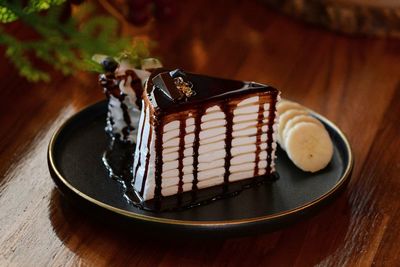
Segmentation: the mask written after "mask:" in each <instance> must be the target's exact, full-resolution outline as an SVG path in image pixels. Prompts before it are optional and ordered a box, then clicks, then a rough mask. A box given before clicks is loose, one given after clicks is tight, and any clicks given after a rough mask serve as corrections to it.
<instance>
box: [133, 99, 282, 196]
mask: <svg viewBox="0 0 400 267" xmlns="http://www.w3.org/2000/svg"><path fill="white" fill-rule="evenodd" d="M265 99H266V97H265V95H263V94H260V93H255V94H253V95H250V96H249V97H248V98H244V99H242V100H241V101H232V103H230V104H231V105H232V112H231V113H232V118H231V125H230V126H229V125H228V121H229V118H227V115H226V114H227V113H226V112H225V111H223V110H222V108H221V106H220V105H219V104H215V105H212V106H210V107H209V108H207V109H206V110H205V111H204V113H203V114H202V115H201V117H200V120H199V119H198V118H197V116H198V114H196V111H193V112H190V111H184V112H183V111H182V112H180V113H178V114H174V117H175V118H176V119H175V120H169V121H168V122H167V123H165V125H164V127H163V131H162V134H161V135H160V136H161V138H160V139H161V140H159V142H161V143H162V150H161V151H160V152H159V153H161V157H160V158H162V165H161V170H160V171H161V173H160V177H161V187H162V188H161V195H162V196H169V195H174V194H177V193H179V192H185V191H189V190H192V189H194V188H196V189H201V188H206V187H210V186H214V185H219V184H223V183H224V182H226V179H227V178H228V179H229V181H230V182H231V181H237V180H241V179H246V178H251V177H254V176H260V175H266V174H269V173H270V172H272V171H274V160H273V159H274V157H275V150H276V144H275V142H274V140H275V133H274V132H275V131H276V127H271V128H269V127H268V125H272V124H275V122H276V118H275V109H273V110H271V111H270V104H269V103H266V102H265ZM144 106H146V108H145V110H144V112H142V114H141V122H140V125H141V128H140V129H139V136H138V145H137V152H136V153H137V154H136V156H137V155H140V156H139V157H138V158H137V159H135V163H134V166H135V168H134V173H135V181H134V187H135V189H136V190H137V191H138V192H139V193H140V194H141V196H142V198H143V199H144V200H148V199H151V198H153V197H154V196H155V191H156V190H155V189H156V188H155V185H156V177H155V175H156V173H155V165H156V164H155V162H154V160H155V157H154V155H155V154H156V153H157V152H156V149H155V133H154V129H153V124H152V121H151V120H152V118H151V115H150V113H151V104H150V102H149V103H145V102H144ZM270 113H272V115H273V116H270V115H271V114H270ZM196 118H197V120H199V123H198V127H196ZM271 118H272V119H273V121H269V120H270V119H271ZM167 119H168V118H167ZM227 126H229V127H227ZM228 128H229V129H228ZM228 130H229V131H228ZM268 136H270V138H269V137H268ZM196 137H197V138H196ZM227 139H229V150H228V149H227V147H226V146H227ZM269 139H271V140H270V142H267V141H268V140H269ZM196 141H197V142H196ZM195 150H196V152H195ZM268 150H269V151H268ZM268 155H270V156H268ZM227 158H229V166H228V168H227ZM268 162H269V164H268ZM146 166H147V167H146ZM144 176H145V177H146V178H145V179H143V178H144Z"/></svg>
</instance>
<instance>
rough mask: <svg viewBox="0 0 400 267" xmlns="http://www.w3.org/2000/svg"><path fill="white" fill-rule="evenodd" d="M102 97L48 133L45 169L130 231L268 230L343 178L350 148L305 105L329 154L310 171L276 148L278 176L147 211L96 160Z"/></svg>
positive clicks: (323, 200)
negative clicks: (187, 205) (206, 199)
mask: <svg viewBox="0 0 400 267" xmlns="http://www.w3.org/2000/svg"><path fill="white" fill-rule="evenodd" d="M106 112H107V104H106V101H101V102H99V103H97V104H94V105H92V106H90V107H88V108H86V109H84V110H82V111H81V112H79V113H77V114H76V115H74V116H73V117H71V118H70V119H69V120H67V121H66V122H65V123H64V124H63V125H62V126H61V127H60V128H59V129H58V131H57V132H56V133H55V134H54V135H53V137H52V139H51V141H50V144H49V149H48V165H49V170H50V173H51V176H52V178H53V180H54V182H55V183H56V185H57V187H58V189H59V190H60V192H61V193H62V194H63V195H64V196H65V197H66V198H67V199H68V200H71V201H72V202H73V203H75V204H77V205H78V207H81V208H84V209H85V210H88V211H90V212H91V213H92V214H93V215H95V216H99V217H97V218H101V220H102V221H110V222H113V223H114V222H115V223H117V224H118V225H124V226H128V229H131V230H132V231H135V230H138V231H145V230H144V229H148V230H149V231H151V232H160V231H159V230H161V233H163V234H166V233H177V232H178V233H181V234H185V233H186V234H187V233H190V234H193V233H214V234H222V235H232V234H233V235H242V234H249V233H256V232H260V231H271V230H274V229H277V228H280V227H283V226H285V225H287V224H289V223H293V222H296V221H297V220H299V219H301V218H304V217H306V216H308V215H311V214H313V213H315V212H316V211H317V210H318V209H320V208H322V207H323V206H324V205H325V204H327V203H329V202H330V201H331V200H333V199H334V198H335V197H336V196H337V195H338V193H339V192H340V191H341V190H342V189H343V188H344V187H345V185H346V184H347V182H348V181H349V178H350V175H351V171H352V167H353V156H352V152H351V148H350V145H349V142H348V141H347V139H346V137H345V136H344V134H343V133H342V132H341V131H340V129H339V128H338V127H337V126H335V125H334V124H333V123H332V122H330V121H329V120H327V119H326V118H324V117H322V116H320V115H318V114H316V113H314V112H312V114H313V115H314V116H315V117H316V118H318V119H319V120H320V121H321V122H322V123H323V124H324V125H325V127H326V128H327V130H328V132H329V134H330V136H331V138H332V141H333V144H334V155H333V159H332V161H331V162H330V163H329V165H328V166H327V167H326V168H325V169H323V170H322V171H319V172H317V173H307V172H303V171H301V170H300V169H298V168H297V167H296V166H295V165H294V164H293V163H292V162H291V161H290V159H289V158H288V157H287V155H286V153H285V152H284V151H283V150H281V149H278V151H277V157H278V158H277V160H276V164H277V171H278V173H279V175H280V179H279V180H277V181H276V182H274V183H265V184H262V185H260V186H256V187H252V188H250V189H247V190H244V191H242V192H241V193H240V194H239V195H237V196H235V197H232V198H227V199H222V200H218V201H215V202H212V203H211V204H208V205H204V206H199V207H195V208H191V209H187V210H183V211H175V212H150V211H144V210H141V209H139V208H137V207H136V206H134V205H132V204H131V203H130V202H129V201H128V199H127V198H126V197H125V196H124V190H125V188H124V186H123V184H121V183H119V182H118V181H116V180H114V179H112V178H110V177H109V175H108V172H107V170H106V168H105V167H104V165H103V162H102V154H103V152H104V151H105V150H106V148H107V144H108V137H107V135H106V133H105V132H104V126H105V117H106Z"/></svg>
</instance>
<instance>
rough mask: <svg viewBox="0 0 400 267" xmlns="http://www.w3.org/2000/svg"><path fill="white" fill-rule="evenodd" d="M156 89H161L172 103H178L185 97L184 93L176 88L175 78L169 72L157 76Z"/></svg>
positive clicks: (155, 80)
mask: <svg viewBox="0 0 400 267" xmlns="http://www.w3.org/2000/svg"><path fill="white" fill-rule="evenodd" d="M152 81H153V84H154V86H155V87H157V88H158V89H160V90H161V91H162V92H163V93H164V94H165V95H166V96H168V97H169V98H170V99H171V100H172V101H178V100H180V99H182V97H183V96H184V95H183V93H182V92H181V91H180V90H179V89H178V88H177V87H176V85H175V82H174V78H172V77H171V75H170V73H169V72H163V73H160V74H158V75H157V76H155V77H154V78H153V79H152Z"/></svg>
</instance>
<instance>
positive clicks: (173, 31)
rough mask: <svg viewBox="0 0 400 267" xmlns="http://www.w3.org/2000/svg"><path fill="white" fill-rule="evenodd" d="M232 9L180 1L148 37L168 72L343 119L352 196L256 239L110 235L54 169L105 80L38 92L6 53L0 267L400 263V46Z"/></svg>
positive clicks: (249, 6) (89, 77)
mask: <svg viewBox="0 0 400 267" xmlns="http://www.w3.org/2000/svg"><path fill="white" fill-rule="evenodd" d="M222 2H223V1H212V2H211V1H210V2H207V1H200V0H198V1H187V3H183V2H182V3H181V5H180V8H181V9H180V11H181V12H180V15H179V16H178V17H177V18H176V19H173V20H171V21H169V22H154V23H152V24H151V25H149V26H147V27H145V28H142V29H138V30H137V32H140V34H142V35H145V36H148V37H150V38H151V39H153V40H156V41H157V42H158V44H159V46H158V48H156V49H155V51H154V53H155V54H156V55H159V56H160V57H161V58H162V60H163V62H165V64H166V65H167V66H168V67H180V68H183V69H185V70H189V71H194V72H200V73H206V74H211V75H217V76H223V77H232V78H238V79H243V80H255V81H259V82H262V83H268V84H271V85H274V86H276V87H277V88H280V89H281V90H282V95H283V96H284V97H285V98H288V99H292V100H295V101H298V102H300V103H302V104H304V105H306V106H308V107H310V108H312V109H314V110H316V111H317V112H319V113H321V114H323V115H325V116H326V117H328V118H329V119H331V120H332V121H333V122H335V123H336V124H337V125H338V126H339V127H340V128H341V129H342V130H343V131H344V132H345V133H346V134H347V136H348V138H349V140H350V143H351V145H352V147H353V151H354V155H355V162H356V163H355V168H354V171H353V176H352V179H351V181H350V184H349V186H348V188H347V190H346V191H345V192H344V193H343V194H341V195H340V197H339V198H338V199H337V200H336V201H335V202H334V203H332V204H331V205H329V206H327V207H326V208H325V209H324V210H322V211H321V212H320V213H318V214H317V215H315V216H313V217H311V218H309V219H306V220H303V221H300V222H298V223H296V224H294V225H292V226H290V227H287V228H285V229H282V230H279V231H276V232H273V233H266V234H260V235H257V236H249V237H242V238H232V239H225V240H197V239H195V238H193V240H191V241H190V242H188V241H182V240H152V239H147V240H146V239H143V238H140V239H138V238H135V237H134V236H131V235H129V234H127V233H126V232H123V231H121V230H118V229H112V228H109V227H104V226H102V225H100V224H98V223H96V222H95V221H93V220H91V219H90V218H89V217H88V215H87V214H84V213H81V212H77V211H76V210H75V209H74V207H71V206H69V205H67V204H66V203H65V201H64V200H63V199H62V198H61V196H60V194H59V193H58V191H57V190H56V189H55V186H54V184H53V182H52V180H51V178H50V175H49V173H48V170H47V163H46V150H47V145H48V142H49V139H50V136H51V134H52V133H53V132H54V130H55V129H56V128H57V127H58V126H59V125H60V124H61V123H62V122H63V121H64V120H65V119H66V118H68V117H69V116H71V115H72V114H74V113H75V112H77V111H78V110H80V109H82V108H84V107H85V106H87V105H89V104H92V103H94V102H96V101H98V100H100V99H102V98H103V96H102V93H101V89H100V88H99V87H98V85H97V83H96V81H97V76H96V74H91V73H78V74H76V75H75V76H74V77H62V76H60V75H58V74H57V73H54V75H52V81H51V82H50V83H48V84H43V83H39V84H30V83H28V82H26V81H24V80H23V79H21V78H19V77H18V75H17V72H16V71H15V69H13V67H12V66H11V64H10V62H8V61H7V60H6V59H5V58H4V50H1V61H0V62H1V64H0V77H1V85H0V99H1V100H2V102H1V103H2V104H1V105H0V266H78V265H83V266H198V265H201V266H314V265H317V266H370V265H375V266H398V264H399V262H400V248H399V244H400V230H399V229H400V201H399V196H400V177H399V176H400V175H399V173H400V119H399V116H400V41H395V40H391V41H390V40H385V39H369V38H353V37H348V36H343V35H339V34H334V33H332V32H327V31H323V30H321V29H317V28H312V27H310V26H307V25H304V24H301V23H299V22H297V21H295V20H291V19H288V18H287V17H285V16H282V15H279V14H276V13H274V12H272V11H270V10H268V9H267V8H266V7H265V6H264V5H263V4H261V3H260V2H257V1H231V2H229V3H230V4H227V3H222ZM224 2H226V1H224ZM7 30H9V31H13V32H15V33H18V34H19V35H21V36H24V34H26V35H29V32H26V30H25V28H22V27H19V25H18V24H12V25H10V26H8V29H7ZM130 30H131V32H132V33H135V32H136V30H135V29H130ZM105 220H106V218H105Z"/></svg>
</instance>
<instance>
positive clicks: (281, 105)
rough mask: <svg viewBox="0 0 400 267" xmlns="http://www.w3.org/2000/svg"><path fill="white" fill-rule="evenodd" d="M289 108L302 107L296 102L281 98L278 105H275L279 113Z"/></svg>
mask: <svg viewBox="0 0 400 267" xmlns="http://www.w3.org/2000/svg"><path fill="white" fill-rule="evenodd" d="M289 109H304V107H303V106H302V105H300V104H299V103H296V102H292V101H289V100H281V101H280V102H279V103H278V105H277V106H276V110H277V111H278V113H279V114H280V115H282V114H283V113H284V112H286V111H288V110H289Z"/></svg>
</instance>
